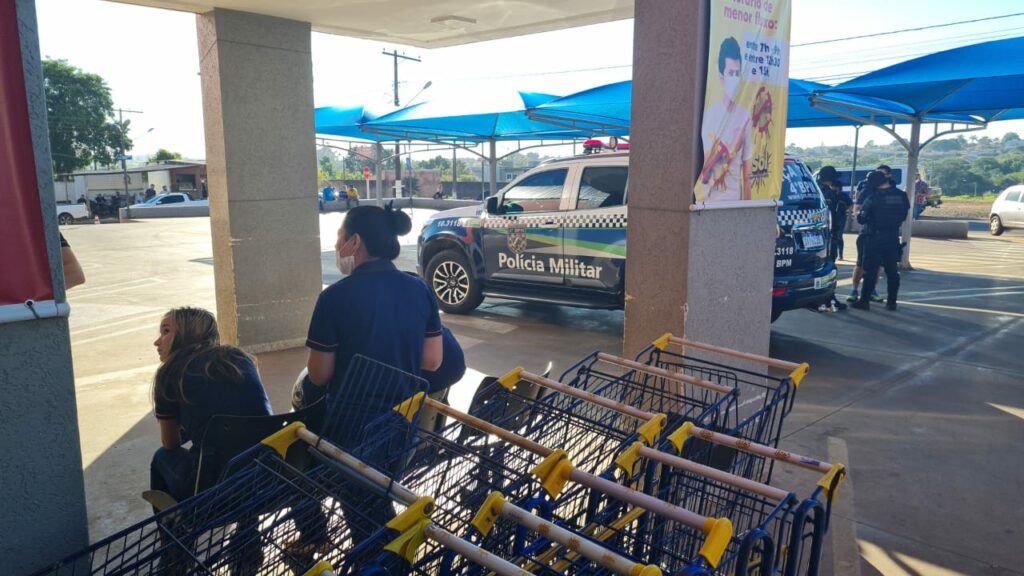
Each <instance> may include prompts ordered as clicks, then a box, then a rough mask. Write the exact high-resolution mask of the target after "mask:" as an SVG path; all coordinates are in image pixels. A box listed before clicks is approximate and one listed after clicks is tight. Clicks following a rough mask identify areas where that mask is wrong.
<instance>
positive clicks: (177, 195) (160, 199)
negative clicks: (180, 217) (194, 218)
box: [131, 192, 209, 208]
mask: <svg viewBox="0 0 1024 576" xmlns="http://www.w3.org/2000/svg"><path fill="white" fill-rule="evenodd" d="M208 204H209V201H207V200H193V199H192V197H191V196H189V195H188V194H185V193H183V192H167V193H164V194H157V195H156V196H153V197H152V198H150V199H149V200H146V201H145V202H143V203H141V204H132V206H131V207H132V208H150V207H154V206H183V205H189V206H207V205H208Z"/></svg>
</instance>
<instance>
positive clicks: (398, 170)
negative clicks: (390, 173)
mask: <svg viewBox="0 0 1024 576" xmlns="http://www.w3.org/2000/svg"><path fill="white" fill-rule="evenodd" d="M381 54H383V55H385V56H391V58H392V59H393V60H394V65H395V85H394V88H395V107H398V106H400V104H399V100H398V59H399V58H401V59H403V60H411V61H413V62H420V59H419V58H415V57H413V56H406V55H405V54H399V53H398V50H392V51H391V52H388V51H387V50H382V51H381ZM401 152H402V145H401V143H400V142H398V141H396V142H395V182H401V181H402V156H401Z"/></svg>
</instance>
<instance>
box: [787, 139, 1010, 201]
mask: <svg viewBox="0 0 1024 576" xmlns="http://www.w3.org/2000/svg"><path fill="white" fill-rule="evenodd" d="M786 152H788V153H789V154H793V155H795V156H797V157H799V158H800V159H802V160H804V161H805V162H806V163H807V165H808V166H809V167H810V168H811V169H812V170H817V169H818V168H820V167H821V166H825V165H829V164H830V165H832V166H835V167H837V168H843V167H849V166H850V164H851V162H852V160H853V146H814V147H807V148H801V147H799V146H795V145H790V146H787V147H786ZM906 163H907V154H906V151H905V150H904V149H903V147H902V146H900V145H899V143H897V142H892V143H890V144H885V145H877V144H875V142H874V141H868V143H867V144H866V145H864V146H863V147H862V148H860V149H859V150H858V154H857V166H858V167H861V166H863V167H872V166H877V165H879V164H890V165H893V166H898V165H905V164H906ZM919 164H920V166H921V170H922V172H923V174H924V178H925V179H926V180H927V181H928V183H929V184H930V185H931V186H933V187H939V188H941V189H942V192H943V194H945V195H948V196H975V195H977V196H981V195H984V194H991V193H996V192H999V191H1001V190H1003V189H1005V188H1006V187H1008V186H1012V185H1015V184H1024V140H1021V138H1020V136H1019V135H1018V134H1017V133H1015V132H1007V133H1006V134H1005V135H1003V136H1002V137H1001V138H991V137H988V136H982V137H978V136H969V137H965V136H964V135H962V134H961V135H959V136H957V137H956V138H947V139H944V140H938V141H935V142H933V143H931V144H929V145H928V146H926V147H925V149H924V150H923V151H922V153H921V158H920V160H919ZM908 180H909V179H908Z"/></svg>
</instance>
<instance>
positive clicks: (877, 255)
mask: <svg viewBox="0 0 1024 576" xmlns="http://www.w3.org/2000/svg"><path fill="white" fill-rule="evenodd" d="M868 188H873V189H874V190H875V193H874V194H871V195H870V196H869V197H868V198H867V200H865V202H864V205H863V206H861V209H860V212H859V213H858V214H857V222H859V223H860V224H861V225H862V226H863V227H864V236H865V239H864V247H865V255H864V290H863V291H862V292H861V296H860V298H859V299H858V300H857V301H856V302H854V303H853V307H854V308H859V309H861V310H867V309H869V308H870V307H871V304H870V302H871V300H870V297H871V296H870V295H871V294H872V292H874V290H875V284H876V283H877V282H878V267H879V266H883V267H885V279H886V285H887V286H888V289H889V298H888V299H887V300H886V302H885V307H886V308H887V309H889V310H895V309H896V295H897V293H898V292H899V289H900V273H899V270H898V269H897V264H898V262H899V259H900V226H901V225H902V224H903V221H904V220H906V219H907V213H908V212H909V211H910V201H909V200H907V194H906V192H904V191H903V190H900V189H899V188H897V187H896V186H894V185H893V184H892V181H891V180H890V179H889V178H887V177H886V176H885V174H882V173H881V172H878V171H876V172H872V173H871V174H870V175H869V176H868Z"/></svg>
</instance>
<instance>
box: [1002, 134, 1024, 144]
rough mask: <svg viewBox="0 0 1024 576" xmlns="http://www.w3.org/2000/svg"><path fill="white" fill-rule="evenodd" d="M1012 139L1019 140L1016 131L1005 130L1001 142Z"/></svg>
mask: <svg viewBox="0 0 1024 576" xmlns="http://www.w3.org/2000/svg"><path fill="white" fill-rule="evenodd" d="M1013 140H1020V136H1019V135H1018V134H1017V133H1016V132H1007V133H1006V134H1003V140H1002V142H1003V144H1006V143H1007V142H1011V141H1013Z"/></svg>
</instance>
